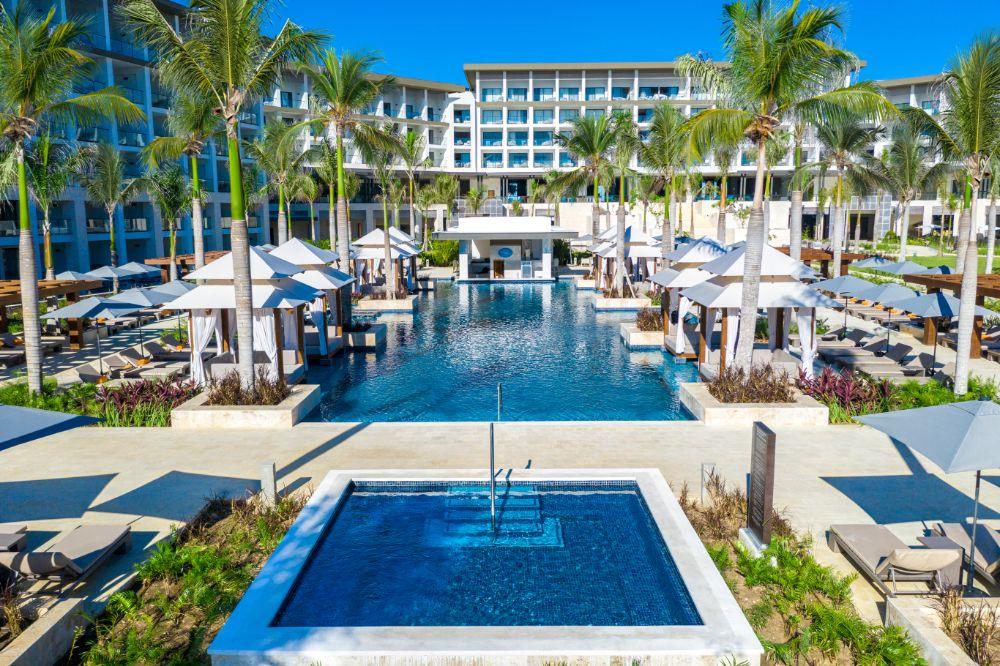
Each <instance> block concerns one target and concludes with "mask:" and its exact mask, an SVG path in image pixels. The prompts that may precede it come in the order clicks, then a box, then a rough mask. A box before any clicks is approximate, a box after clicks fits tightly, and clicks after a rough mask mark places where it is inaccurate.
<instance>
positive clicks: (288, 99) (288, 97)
mask: <svg viewBox="0 0 1000 666" xmlns="http://www.w3.org/2000/svg"><path fill="white" fill-rule="evenodd" d="M281 106H283V107H285V108H291V107H292V106H293V104H292V93H290V92H288V91H287V90H282V91H281Z"/></svg>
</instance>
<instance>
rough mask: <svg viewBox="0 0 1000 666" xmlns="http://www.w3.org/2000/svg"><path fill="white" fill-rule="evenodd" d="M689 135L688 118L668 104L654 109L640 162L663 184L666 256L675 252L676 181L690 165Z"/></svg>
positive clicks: (661, 243) (641, 150)
mask: <svg viewBox="0 0 1000 666" xmlns="http://www.w3.org/2000/svg"><path fill="white" fill-rule="evenodd" d="M687 140H688V137H687V131H686V130H685V128H684V114H683V113H681V111H680V109H678V108H677V107H675V106H673V105H671V104H668V103H666V102H664V103H662V104H658V105H656V107H654V108H653V120H652V121H651V122H650V126H649V140H648V141H647V142H646V143H644V144H643V145H642V147H641V148H640V149H639V160H640V162H641V163H642V164H643V165H644V166H646V167H647V168H649V169H651V170H652V171H653V172H654V173H656V174H657V175H658V176H659V178H660V182H661V183H662V184H663V238H662V240H661V242H660V245H661V248H662V254H663V256H664V257H665V256H667V255H668V254H669V253H671V252H673V250H674V231H675V229H674V223H673V218H672V215H673V212H674V200H675V196H676V192H677V190H676V189H675V188H674V179H675V177H676V176H677V174H678V173H679V172H680V170H681V169H683V168H684V165H685V164H686V163H687V162H688V150H687Z"/></svg>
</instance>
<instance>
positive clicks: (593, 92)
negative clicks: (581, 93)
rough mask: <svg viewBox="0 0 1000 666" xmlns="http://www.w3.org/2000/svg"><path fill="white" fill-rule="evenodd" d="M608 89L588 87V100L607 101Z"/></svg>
mask: <svg viewBox="0 0 1000 666" xmlns="http://www.w3.org/2000/svg"><path fill="white" fill-rule="evenodd" d="M605 92H606V89H605V87H604V86H587V99H588V100H595V99H607V97H605Z"/></svg>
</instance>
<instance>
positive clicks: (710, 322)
mask: <svg viewBox="0 0 1000 666" xmlns="http://www.w3.org/2000/svg"><path fill="white" fill-rule="evenodd" d="M718 312H719V311H718V310H717V309H715V308H702V313H701V316H702V317H704V318H705V358H708V354H709V352H711V351H712V337H713V335H712V334H713V333H714V332H715V315H716V314H717V313H718Z"/></svg>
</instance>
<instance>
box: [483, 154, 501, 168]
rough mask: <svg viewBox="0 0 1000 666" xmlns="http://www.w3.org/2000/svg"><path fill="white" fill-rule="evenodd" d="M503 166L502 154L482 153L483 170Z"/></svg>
mask: <svg viewBox="0 0 1000 666" xmlns="http://www.w3.org/2000/svg"><path fill="white" fill-rule="evenodd" d="M502 166H503V153H483V168H484V169H497V168H500V167H502Z"/></svg>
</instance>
